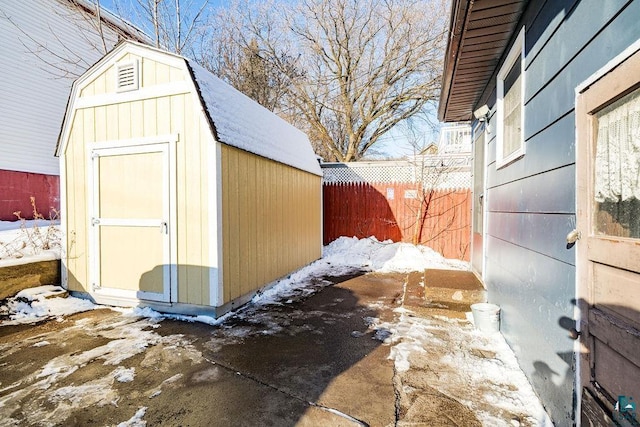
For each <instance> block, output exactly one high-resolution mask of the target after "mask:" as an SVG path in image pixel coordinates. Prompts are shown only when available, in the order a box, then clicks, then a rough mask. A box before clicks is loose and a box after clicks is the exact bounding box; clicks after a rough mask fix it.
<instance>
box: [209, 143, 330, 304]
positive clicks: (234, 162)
mask: <svg viewBox="0 0 640 427" xmlns="http://www.w3.org/2000/svg"><path fill="white" fill-rule="evenodd" d="M220 149H221V179H222V200H221V202H222V242H223V250H222V253H223V256H222V257H223V260H222V266H223V267H222V275H223V282H224V297H223V301H221V302H223V303H228V302H231V301H233V300H235V299H236V298H238V297H240V296H243V295H245V294H247V293H249V292H251V291H254V290H256V289H258V288H260V287H262V286H264V285H265V284H267V283H270V282H272V281H274V280H276V279H278V278H280V277H282V276H284V275H286V274H288V273H290V272H292V271H294V270H296V269H298V268H300V267H303V266H304V265H306V264H308V263H310V262H312V261H314V260H316V259H318V258H320V256H321V251H322V233H321V213H322V206H321V191H322V190H321V185H322V184H321V179H322V178H321V177H320V176H316V175H313V174H310V173H308V172H304V171H301V170H299V169H295V168H292V167H290V166H287V165H284V164H282V163H277V162H274V161H272V160H269V159H266V158H264V157H259V156H256V155H254V154H251V153H248V152H246V151H242V150H239V149H237V148H234V147H231V146H228V145H221V146H220Z"/></svg>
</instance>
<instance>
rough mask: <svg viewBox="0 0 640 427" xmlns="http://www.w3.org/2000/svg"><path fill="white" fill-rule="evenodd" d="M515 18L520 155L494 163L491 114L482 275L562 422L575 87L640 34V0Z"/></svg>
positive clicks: (566, 402)
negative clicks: (519, 24) (521, 85)
mask: <svg viewBox="0 0 640 427" xmlns="http://www.w3.org/2000/svg"><path fill="white" fill-rule="evenodd" d="M523 16H524V17H523V23H524V25H525V27H526V39H525V58H526V59H525V63H526V67H525V69H526V71H525V82H526V83H525V84H526V88H525V108H524V115H525V128H524V135H525V141H526V154H525V156H524V157H523V158H521V159H520V160H517V161H515V162H514V163H512V164H510V165H508V166H506V167H504V168H502V169H499V170H497V169H496V164H495V157H496V143H495V134H496V124H497V123H496V120H492V121H491V122H490V133H489V136H490V137H492V139H490V140H489V141H488V145H487V151H486V153H487V158H488V170H487V188H488V191H487V209H488V212H487V237H486V238H487V248H486V251H487V252H486V272H485V282H486V285H487V288H488V292H489V299H490V301H492V302H495V303H497V304H499V305H500V306H501V307H502V309H503V312H502V314H503V316H502V331H503V333H504V335H505V337H506V338H507V341H508V342H509V343H510V345H511V346H512V348H514V350H515V352H516V355H517V357H518V359H519V361H520V364H521V366H522V368H523V370H524V371H525V373H526V374H527V376H528V377H529V379H530V381H531V382H532V384H533V385H534V387H535V389H536V391H537V393H538V394H539V396H540V397H541V399H542V401H543V404H544V405H545V407H546V408H547V410H548V411H549V413H550V415H551V417H552V419H553V420H554V421H555V422H556V423H557V425H570V424H571V422H572V411H573V401H572V396H573V382H574V376H575V375H574V369H575V366H574V361H573V359H572V353H573V341H571V340H570V339H569V337H568V334H567V330H566V328H563V327H561V326H560V322H565V323H566V321H567V320H570V319H573V317H574V314H573V313H574V305H573V302H572V300H573V299H574V298H575V250H574V249H573V248H567V246H566V241H565V236H566V235H567V233H569V232H570V231H571V230H572V229H574V228H575V200H576V194H575V191H576V190H575V115H574V106H575V105H574V104H575V92H574V89H575V87H576V86H577V85H578V84H579V83H581V82H582V81H583V80H585V79H586V78H587V77H588V76H590V75H591V74H593V73H594V72H595V71H597V70H598V69H599V68H601V67H602V66H604V65H605V64H606V63H607V62H608V61H609V60H611V59H612V58H613V57H615V56H616V55H617V54H619V53H620V52H622V51H623V50H624V49H625V48H626V47H627V46H629V45H630V44H631V43H632V42H634V41H635V40H637V39H638V38H639V37H640V26H638V24H637V18H638V16H640V1H638V0H634V1H599V0H583V1H575V0H567V1H553V2H548V1H547V2H544V4H543V2H542V1H534V2H531V3H530V4H529V7H528V10H526V11H525V13H524V15H523ZM516 33H517V31H516ZM494 83H495V82H494ZM490 98H494V97H490ZM493 113H494V114H495V108H494V109H493ZM496 117H497V116H495V115H494V119H495V118H496Z"/></svg>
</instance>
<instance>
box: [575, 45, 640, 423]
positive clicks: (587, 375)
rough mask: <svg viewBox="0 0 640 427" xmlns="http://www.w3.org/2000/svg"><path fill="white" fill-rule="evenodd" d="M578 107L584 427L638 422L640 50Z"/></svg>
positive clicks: (589, 92)
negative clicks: (586, 426)
mask: <svg viewBox="0 0 640 427" xmlns="http://www.w3.org/2000/svg"><path fill="white" fill-rule="evenodd" d="M576 107H577V108H576V120H577V122H576V123H577V154H578V157H577V163H576V167H577V170H578V173H577V195H578V197H577V198H578V231H579V232H580V233H581V238H580V240H579V241H578V248H577V249H578V250H577V260H576V261H577V267H578V281H579V283H578V301H577V303H578V305H579V308H580V312H581V322H580V329H581V336H580V344H581V345H580V353H581V354H580V360H579V362H580V380H581V386H582V390H581V392H582V400H581V407H582V410H581V412H582V413H581V418H582V425H637V421H636V420H637V419H638V416H637V411H636V402H638V401H640V51H636V53H635V54H632V55H631V56H629V57H628V58H627V59H626V60H625V61H623V62H621V63H620V64H619V65H617V66H616V67H615V68H613V69H612V70H610V71H609V70H608V72H607V73H602V77H600V78H599V79H597V80H595V82H593V83H592V84H590V85H588V87H586V88H584V89H583V90H582V92H581V93H580V94H579V95H578V98H577V106H576ZM634 423H635V424H634Z"/></svg>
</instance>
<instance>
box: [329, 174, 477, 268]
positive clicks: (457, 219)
mask: <svg viewBox="0 0 640 427" xmlns="http://www.w3.org/2000/svg"><path fill="white" fill-rule="evenodd" d="M323 199H324V200H323V202H324V208H323V209H324V218H323V221H324V236H323V238H324V244H325V245H326V244H328V243H330V242H332V241H333V240H335V239H337V238H338V237H340V236H356V237H358V238H363V237H369V236H375V237H376V238H377V239H378V240H387V239H391V240H393V241H394V242H410V243H420V244H424V245H426V246H430V247H431V248H433V249H434V250H436V251H438V252H440V253H441V254H442V255H444V256H445V257H447V258H458V259H464V260H466V261H468V260H469V247H470V237H471V190H469V189H463V190H460V189H457V190H422V189H421V188H418V187H417V186H416V184H413V183H394V184H390V183H389V184H385V183H371V184H369V183H339V184H336V183H333V184H327V183H325V185H323Z"/></svg>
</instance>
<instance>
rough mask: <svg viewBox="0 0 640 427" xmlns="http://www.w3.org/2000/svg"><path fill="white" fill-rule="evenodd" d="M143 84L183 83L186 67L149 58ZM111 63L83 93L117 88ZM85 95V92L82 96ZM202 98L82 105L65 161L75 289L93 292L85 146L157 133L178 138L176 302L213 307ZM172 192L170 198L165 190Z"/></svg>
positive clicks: (208, 139)
mask: <svg viewBox="0 0 640 427" xmlns="http://www.w3.org/2000/svg"><path fill="white" fill-rule="evenodd" d="M142 70H144V76H147V77H143V79H142V80H141V84H142V86H143V87H150V86H153V85H155V84H158V82H160V83H166V82H167V81H168V80H167V79H178V80H184V79H185V78H186V76H187V72H186V69H185V70H181V69H177V68H175V67H169V66H167V65H166V64H160V63H158V62H156V61H153V60H150V59H147V58H145V59H144V60H142ZM114 79H115V77H114V71H113V66H112V67H109V68H108V69H107V70H106V71H105V72H104V73H102V74H100V75H99V76H97V77H96V78H95V79H94V80H93V81H92V82H91V83H90V84H89V85H88V86H87V87H86V88H85V89H84V90H83V91H82V92H81V93H82V94H83V95H84V96H85V97H89V96H97V95H104V94H112V93H113V92H114V91H115V83H114ZM80 98H82V96H81V97H80ZM196 102H197V100H195V99H194V97H193V95H192V94H190V93H185V94H178V95H171V96H159V97H157V98H152V99H144V100H138V101H133V102H126V103H117V104H116V103H113V104H110V105H104V106H96V107H89V108H82V109H78V110H77V112H76V115H75V117H74V119H73V124H72V127H71V132H70V138H69V144H68V145H67V151H66V153H62V154H63V155H64V156H65V158H64V161H65V169H66V175H67V177H66V184H67V199H66V206H65V209H66V212H69V214H68V215H67V216H66V221H67V233H68V235H69V236H72V237H71V239H70V241H69V247H68V260H67V265H68V269H69V288H70V289H71V290H78V291H88V290H89V289H88V286H89V272H88V263H89V254H88V235H87V233H86V227H87V224H88V214H89V213H88V208H87V173H88V169H87V168H88V165H87V153H88V150H87V143H90V142H101V141H116V140H127V139H135V138H144V137H153V136H158V135H169V134H172V135H178V142H177V144H176V174H177V177H176V178H177V179H176V181H177V190H176V192H177V194H176V205H177V206H176V207H175V209H177V258H178V265H177V274H178V278H177V279H178V283H179V286H178V302H181V303H189V304H201V305H208V304H209V301H210V295H209V273H210V269H211V268H216V267H217V266H211V265H209V264H210V261H209V242H208V239H207V238H206V236H208V235H209V224H210V221H215V218H214V217H211V216H210V215H208V214H207V212H208V210H207V209H208V191H209V189H208V177H207V174H206V173H201V172H200V171H207V170H208V165H207V161H208V159H209V150H210V149H213V144H212V142H211V139H212V138H211V132H210V130H209V128H208V123H207V122H206V121H205V120H204V117H203V116H202V114H201V112H200V110H196V109H195V106H196V105H197V104H196ZM167 197H168V195H167Z"/></svg>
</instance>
